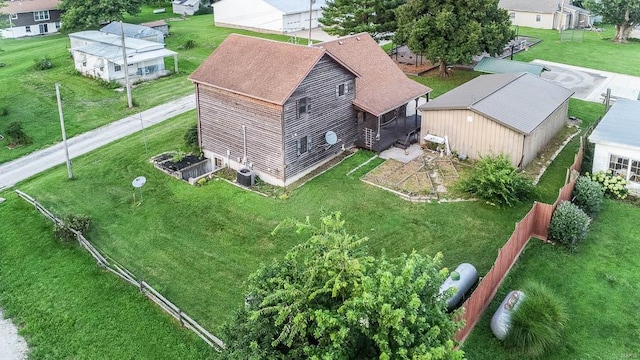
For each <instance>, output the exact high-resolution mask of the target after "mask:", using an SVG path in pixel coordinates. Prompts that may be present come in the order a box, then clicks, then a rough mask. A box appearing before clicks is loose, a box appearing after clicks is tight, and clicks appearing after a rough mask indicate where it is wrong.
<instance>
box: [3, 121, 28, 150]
mask: <svg viewBox="0 0 640 360" xmlns="http://www.w3.org/2000/svg"><path fill="white" fill-rule="evenodd" d="M7 136H8V137H9V138H10V139H11V142H12V143H13V144H15V145H26V144H29V143H30V142H31V138H30V137H29V136H27V134H26V133H25V132H24V129H23V128H22V123H21V122H18V121H14V122H11V123H9V125H8V126H7Z"/></svg>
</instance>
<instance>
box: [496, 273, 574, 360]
mask: <svg viewBox="0 0 640 360" xmlns="http://www.w3.org/2000/svg"><path fill="white" fill-rule="evenodd" d="M523 292H524V293H525V295H526V296H525V298H524V300H523V301H522V304H520V306H519V307H518V308H517V309H516V310H515V311H514V312H513V314H512V315H511V316H512V317H511V329H510V330H509V334H508V335H507V338H506V339H505V340H504V344H505V346H506V347H507V348H509V349H510V350H511V351H515V352H516V353H518V354H520V355H521V356H524V357H525V358H541V357H543V356H544V355H546V354H548V353H549V352H550V351H551V350H553V348H555V347H556V346H557V345H558V344H559V343H560V342H561V341H562V340H563V338H564V337H563V332H564V329H565V327H566V325H567V321H568V314H567V306H566V304H565V303H564V301H562V300H561V299H560V298H559V297H558V295H556V294H555V293H554V292H552V291H551V290H550V289H549V288H547V287H546V286H544V285H543V284H541V283H540V282H533V281H532V282H529V283H527V284H526V285H525V286H524V287H523Z"/></svg>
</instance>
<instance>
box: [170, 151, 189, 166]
mask: <svg viewBox="0 0 640 360" xmlns="http://www.w3.org/2000/svg"><path fill="white" fill-rule="evenodd" d="M185 156H187V153H185V152H184V151H182V150H178V151H176V152H175V153H174V154H173V156H172V157H171V161H172V162H174V163H179V162H180V161H182V160H183V159H184V158H185Z"/></svg>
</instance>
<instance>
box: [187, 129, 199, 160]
mask: <svg viewBox="0 0 640 360" xmlns="http://www.w3.org/2000/svg"><path fill="white" fill-rule="evenodd" d="M184 144H185V146H186V147H187V149H189V151H192V152H193V153H199V152H200V144H199V140H198V123H195V124H193V125H192V126H190V127H189V128H188V129H187V131H186V132H185V133H184Z"/></svg>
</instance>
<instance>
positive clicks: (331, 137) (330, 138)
mask: <svg viewBox="0 0 640 360" xmlns="http://www.w3.org/2000/svg"><path fill="white" fill-rule="evenodd" d="M324 140H325V141H326V142H327V144H329V145H334V144H335V143H337V142H338V135H336V133H334V132H333V131H327V133H326V134H325V135H324Z"/></svg>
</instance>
